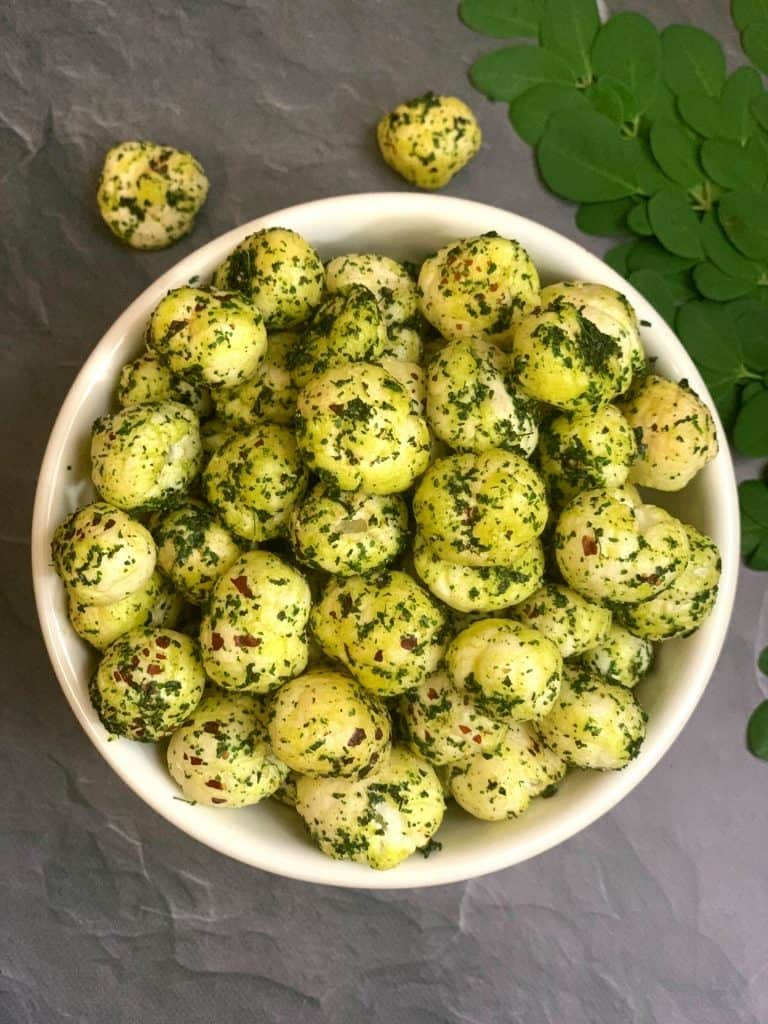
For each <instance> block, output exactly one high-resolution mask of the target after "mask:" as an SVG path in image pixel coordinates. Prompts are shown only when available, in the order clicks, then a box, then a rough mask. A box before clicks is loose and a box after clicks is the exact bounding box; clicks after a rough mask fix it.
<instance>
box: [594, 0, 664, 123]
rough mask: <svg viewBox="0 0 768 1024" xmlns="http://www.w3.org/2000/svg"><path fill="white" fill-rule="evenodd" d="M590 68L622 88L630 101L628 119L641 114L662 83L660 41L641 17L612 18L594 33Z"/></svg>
mask: <svg viewBox="0 0 768 1024" xmlns="http://www.w3.org/2000/svg"><path fill="white" fill-rule="evenodd" d="M592 67H593V69H594V72H595V74H596V75H597V76H598V78H602V77H603V76H606V77H608V78H610V80H611V81H612V82H618V83H620V84H621V85H623V86H624V88H625V89H626V90H627V92H628V94H629V95H630V96H631V97H632V101H633V102H632V110H631V111H628V114H629V115H630V116H631V117H635V116H637V115H638V114H642V113H644V112H645V111H646V110H648V108H649V107H650V106H651V104H652V103H653V102H654V100H655V98H656V94H657V92H658V90H659V84H660V82H661V41H660V39H659V33H658V32H657V31H656V29H655V27H654V26H653V25H652V24H651V22H650V21H648V19H647V18H644V17H643V16H642V14H634V13H632V12H630V11H626V12H623V13H621V14H615V15H614V16H613V17H612V18H610V19H609V20H608V21H606V22H605V24H604V25H603V26H602V27H601V29H600V31H599V32H598V33H597V37H596V39H595V45H594V47H593V48H592Z"/></svg>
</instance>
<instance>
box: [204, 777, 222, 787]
mask: <svg viewBox="0 0 768 1024" xmlns="http://www.w3.org/2000/svg"><path fill="white" fill-rule="evenodd" d="M206 786H208V788H209V789H224V786H223V785H222V784H221V783H220V782H219V780H218V779H208V781H207V782H206Z"/></svg>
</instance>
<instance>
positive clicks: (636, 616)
mask: <svg viewBox="0 0 768 1024" xmlns="http://www.w3.org/2000/svg"><path fill="white" fill-rule="evenodd" d="M685 532H686V535H687V537H688V544H689V546H690V558H689V559H688V563H687V564H686V566H685V568H684V569H683V571H682V572H681V573H680V574H679V575H678V576H677V577H676V578H675V580H674V581H673V582H672V584H671V585H670V586H669V587H667V588H666V589H665V590H662V591H661V593H659V594H656V596H655V597H652V598H650V599H649V600H647V601H641V602H640V604H636V605H632V606H631V607H628V608H624V609H622V611H621V620H622V622H623V623H624V625H625V626H627V627H628V628H629V629H631V630H632V632H633V633H637V634H638V636H641V637H645V639H646V640H669V639H671V638H672V637H676V636H690V635H691V633H695V632H696V630H697V629H698V628H699V626H700V625H701V624H702V623H703V622H704V620H705V619H706V618H707V616H708V615H709V613H710V612H711V611H712V608H713V607H714V604H715V601H716V600H717V590H718V585H719V583H720V568H721V562H720V551H719V550H718V547H717V545H716V544H715V542H714V541H713V540H711V539H710V538H709V537H706V536H705V535H704V534H703V533H699V531H698V530H696V529H695V528H694V527H693V526H687V525H686V526H685Z"/></svg>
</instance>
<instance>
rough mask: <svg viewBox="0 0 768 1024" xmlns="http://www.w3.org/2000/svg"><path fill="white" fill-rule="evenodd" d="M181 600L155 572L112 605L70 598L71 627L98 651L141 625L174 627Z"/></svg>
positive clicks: (161, 576) (159, 573) (158, 573)
mask: <svg viewBox="0 0 768 1024" xmlns="http://www.w3.org/2000/svg"><path fill="white" fill-rule="evenodd" d="M181 605H182V599H181V597H180V596H179V595H178V594H176V593H175V592H174V590H173V588H172V587H171V584H170V583H169V582H168V580H166V578H165V576H163V574H162V573H161V572H154V573H153V574H152V575H151V576H150V578H149V580H148V582H147V583H145V584H144V585H143V586H142V587H139V589H138V590H136V591H134V592H133V593H131V594H129V595H128V596H127V597H124V598H122V599H121V600H120V601H113V602H112V603H111V604H100V605H99V604H83V603H81V602H78V601H76V600H74V599H73V598H72V597H70V599H69V605H68V614H69V621H70V622H71V623H72V628H73V629H74V631H75V632H76V633H77V635H78V636H80V637H82V638H83V640H87V641H88V643H89V644H91V646H93V647H95V648H97V650H99V651H103V650H105V649H106V648H107V647H109V645H110V644H111V643H113V642H114V641H115V640H117V638H118V637H119V636H122V635H123V633H129V632H130V631H131V630H132V629H138V628H139V627H140V626H168V627H169V628H173V627H174V626H175V625H176V623H177V622H178V619H179V615H180V613H181Z"/></svg>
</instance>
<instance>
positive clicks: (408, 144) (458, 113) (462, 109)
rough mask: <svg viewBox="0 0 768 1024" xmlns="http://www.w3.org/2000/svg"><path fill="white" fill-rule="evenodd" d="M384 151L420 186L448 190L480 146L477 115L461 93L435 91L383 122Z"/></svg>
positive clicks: (381, 146)
mask: <svg viewBox="0 0 768 1024" xmlns="http://www.w3.org/2000/svg"><path fill="white" fill-rule="evenodd" d="M376 137H377V139H378V142H379V149H380V150H381V155H382V156H383V157H384V160H385V161H386V162H387V163H388V164H389V166H390V167H391V168H392V170H393V171H396V172H397V173H398V174H400V175H402V177H403V178H405V180H406V181H410V182H411V183H412V184H413V185H418V186H419V188H430V189H433V188H442V187H443V185H447V184H448V182H449V181H450V180H451V178H452V177H453V176H454V174H456V173H457V172H458V171H460V170H461V169H462V167H464V165H465V164H467V163H469V161H470V160H471V159H472V157H473V156H474V155H475V154H476V153H477V151H478V150H479V149H480V144H481V142H482V133H481V131H480V126H479V124H478V123H477V121H476V120H475V115H474V114H473V113H472V111H471V110H470V109H469V107H468V106H467V105H466V103H463V102H462V101H461V100H460V99H457V98H456V97H455V96H436V95H435V94H434V93H432V92H428V93H425V94H424V95H423V96H417V97H416V99H413V100H408V101H407V102H405V103H401V104H400V105H399V106H397V107H395V109H394V110H393V111H392V113H391V114H386V115H385V116H384V117H382V119H381V120H380V121H379V124H378V127H377V129H376Z"/></svg>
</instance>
